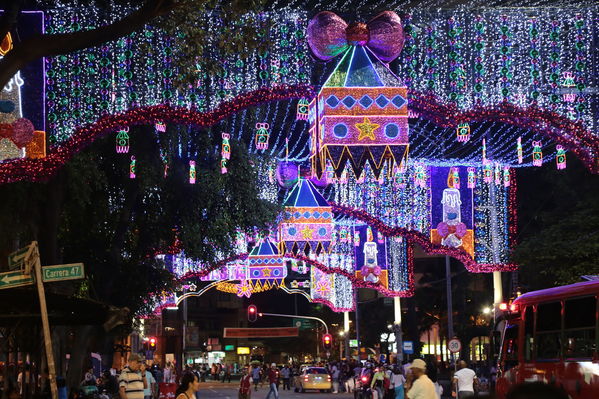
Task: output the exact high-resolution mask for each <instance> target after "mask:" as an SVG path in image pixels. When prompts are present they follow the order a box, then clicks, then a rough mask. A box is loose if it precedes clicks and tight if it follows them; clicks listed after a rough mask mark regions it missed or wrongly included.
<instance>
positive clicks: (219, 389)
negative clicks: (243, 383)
mask: <svg viewBox="0 0 599 399" xmlns="http://www.w3.org/2000/svg"><path fill="white" fill-rule="evenodd" d="M238 387H239V382H231V383H224V384H223V383H220V382H202V383H200V397H201V398H202V399H208V398H210V399H237V390H238ZM281 387H282V385H279V398H281V399H302V398H303V399H333V398H335V399H348V398H353V395H352V394H348V393H338V394H334V393H320V392H316V391H308V392H306V393H296V392H293V388H291V390H290V391H282V390H281V389H280V388H281ZM267 393H268V388H267V387H266V384H265V385H264V386H263V387H261V388H258V391H254V386H253V385H252V397H251V399H265V398H266V394H267ZM271 398H272V395H271Z"/></svg>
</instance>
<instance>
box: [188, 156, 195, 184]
mask: <svg viewBox="0 0 599 399" xmlns="http://www.w3.org/2000/svg"><path fill="white" fill-rule="evenodd" d="M189 184H196V161H189Z"/></svg>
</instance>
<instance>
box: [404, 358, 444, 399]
mask: <svg viewBox="0 0 599 399" xmlns="http://www.w3.org/2000/svg"><path fill="white" fill-rule="evenodd" d="M407 384H409V389H408V394H407V397H408V399H436V398H437V392H436V391H435V384H433V382H432V381H431V379H430V378H428V376H427V375H426V363H425V362H424V360H422V359H414V360H413V361H412V364H411V365H410V376H409V379H408V383H407Z"/></svg>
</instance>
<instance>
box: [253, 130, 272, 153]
mask: <svg viewBox="0 0 599 399" xmlns="http://www.w3.org/2000/svg"><path fill="white" fill-rule="evenodd" d="M268 128H269V125H268V123H256V148H257V149H259V150H266V149H268V138H269V136H270V133H269V132H268Z"/></svg>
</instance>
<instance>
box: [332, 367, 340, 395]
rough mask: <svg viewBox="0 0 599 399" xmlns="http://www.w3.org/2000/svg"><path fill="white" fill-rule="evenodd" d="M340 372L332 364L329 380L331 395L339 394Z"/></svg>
mask: <svg viewBox="0 0 599 399" xmlns="http://www.w3.org/2000/svg"><path fill="white" fill-rule="evenodd" d="M340 374H341V371H340V370H339V367H338V366H337V364H335V363H333V366H332V367H331V379H332V380H333V393H339V376H340Z"/></svg>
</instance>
